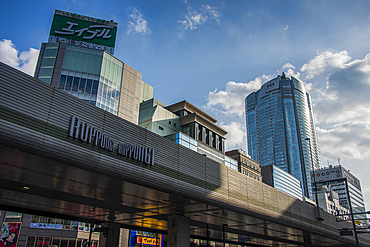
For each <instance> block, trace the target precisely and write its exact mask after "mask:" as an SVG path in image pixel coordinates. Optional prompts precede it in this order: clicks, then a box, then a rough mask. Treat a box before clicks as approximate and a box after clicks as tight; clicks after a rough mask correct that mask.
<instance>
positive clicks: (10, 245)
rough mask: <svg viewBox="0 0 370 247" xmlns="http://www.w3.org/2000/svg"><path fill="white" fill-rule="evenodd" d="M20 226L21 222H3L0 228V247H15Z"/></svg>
mask: <svg viewBox="0 0 370 247" xmlns="http://www.w3.org/2000/svg"><path fill="white" fill-rule="evenodd" d="M21 225H22V223H21V222H3V225H2V226H1V237H0V247H16V246H17V242H18V238H19V232H20V230H21Z"/></svg>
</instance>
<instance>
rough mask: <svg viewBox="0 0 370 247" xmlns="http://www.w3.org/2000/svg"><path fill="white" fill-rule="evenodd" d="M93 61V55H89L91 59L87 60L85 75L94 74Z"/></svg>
mask: <svg viewBox="0 0 370 247" xmlns="http://www.w3.org/2000/svg"><path fill="white" fill-rule="evenodd" d="M95 60H96V56H94V55H91V58H90V60H89V70H88V72H87V73H89V74H94V69H95Z"/></svg>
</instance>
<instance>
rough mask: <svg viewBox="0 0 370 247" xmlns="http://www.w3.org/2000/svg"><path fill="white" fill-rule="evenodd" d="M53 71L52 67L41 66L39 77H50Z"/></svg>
mask: <svg viewBox="0 0 370 247" xmlns="http://www.w3.org/2000/svg"><path fill="white" fill-rule="evenodd" d="M52 73H53V68H41V69H40V74H39V77H51V74H52Z"/></svg>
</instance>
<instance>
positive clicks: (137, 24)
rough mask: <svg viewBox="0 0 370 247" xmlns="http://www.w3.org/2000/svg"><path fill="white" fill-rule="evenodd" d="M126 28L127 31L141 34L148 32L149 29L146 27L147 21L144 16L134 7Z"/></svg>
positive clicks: (149, 31)
mask: <svg viewBox="0 0 370 247" xmlns="http://www.w3.org/2000/svg"><path fill="white" fill-rule="evenodd" d="M129 19H130V20H129V21H128V24H127V26H128V30H127V33H131V32H137V33H141V34H149V33H151V30H150V29H149V27H148V21H147V20H145V18H144V16H143V15H142V14H141V13H140V12H139V10H138V9H137V8H134V10H133V12H132V14H131V15H130V16H129Z"/></svg>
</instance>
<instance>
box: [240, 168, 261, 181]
mask: <svg viewBox="0 0 370 247" xmlns="http://www.w3.org/2000/svg"><path fill="white" fill-rule="evenodd" d="M243 174H244V175H247V176H248V177H251V178H253V179H256V180H257V181H260V178H259V177H258V176H257V175H254V174H253V173H250V172H248V171H247V170H243Z"/></svg>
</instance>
